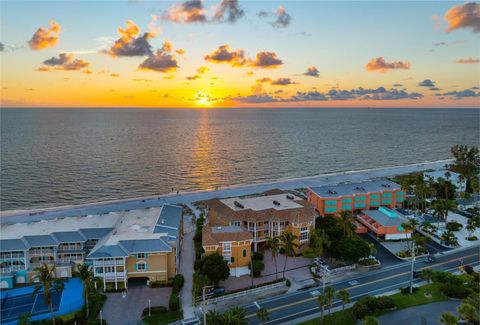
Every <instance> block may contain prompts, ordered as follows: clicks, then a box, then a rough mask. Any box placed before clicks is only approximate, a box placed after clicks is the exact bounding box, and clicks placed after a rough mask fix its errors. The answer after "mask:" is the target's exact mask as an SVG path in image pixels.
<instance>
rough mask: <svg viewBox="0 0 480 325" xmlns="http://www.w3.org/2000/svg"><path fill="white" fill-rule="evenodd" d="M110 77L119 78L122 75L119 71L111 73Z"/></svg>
mask: <svg viewBox="0 0 480 325" xmlns="http://www.w3.org/2000/svg"><path fill="white" fill-rule="evenodd" d="M110 77H114V78H117V77H120V75H119V74H118V73H110Z"/></svg>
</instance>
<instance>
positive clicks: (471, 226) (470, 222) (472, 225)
mask: <svg viewBox="0 0 480 325" xmlns="http://www.w3.org/2000/svg"><path fill="white" fill-rule="evenodd" d="M476 228H477V227H475V222H474V221H473V220H472V219H468V222H467V225H466V226H465V229H466V230H467V231H468V237H472V235H473V232H474V231H475V229H476Z"/></svg>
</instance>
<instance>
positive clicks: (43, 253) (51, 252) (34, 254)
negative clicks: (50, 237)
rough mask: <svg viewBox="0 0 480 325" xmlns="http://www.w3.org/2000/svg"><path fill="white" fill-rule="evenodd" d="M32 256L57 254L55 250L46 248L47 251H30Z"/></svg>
mask: <svg viewBox="0 0 480 325" xmlns="http://www.w3.org/2000/svg"><path fill="white" fill-rule="evenodd" d="M28 253H29V254H30V256H38V255H43V256H46V255H53V254H54V253H55V251H54V249H53V248H46V249H40V248H34V249H31V250H29V251H28Z"/></svg>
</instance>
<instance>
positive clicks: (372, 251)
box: [368, 243, 377, 256]
mask: <svg viewBox="0 0 480 325" xmlns="http://www.w3.org/2000/svg"><path fill="white" fill-rule="evenodd" d="M368 251H369V254H370V255H371V256H374V255H375V254H377V249H376V248H375V244H374V243H368Z"/></svg>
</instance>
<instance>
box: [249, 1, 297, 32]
mask: <svg viewBox="0 0 480 325" xmlns="http://www.w3.org/2000/svg"><path fill="white" fill-rule="evenodd" d="M257 16H258V17H260V18H267V17H272V18H273V19H274V20H273V21H271V22H270V25H272V26H273V27H275V28H285V27H288V26H290V23H291V22H292V16H290V14H289V13H287V11H286V10H285V8H284V7H283V6H280V7H278V8H277V10H276V11H275V12H268V11H259V12H258V13H257Z"/></svg>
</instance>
